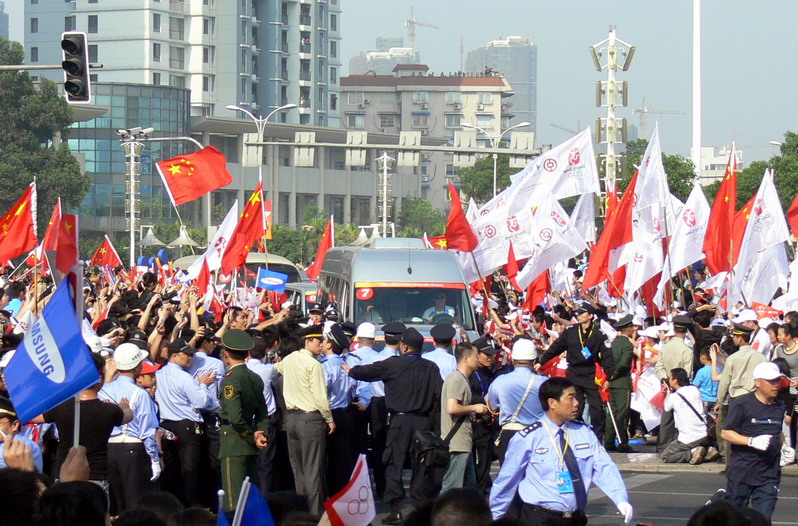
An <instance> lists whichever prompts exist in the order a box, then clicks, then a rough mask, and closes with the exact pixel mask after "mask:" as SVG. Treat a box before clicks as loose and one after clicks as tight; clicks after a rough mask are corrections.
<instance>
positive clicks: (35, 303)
mask: <svg viewBox="0 0 798 526" xmlns="http://www.w3.org/2000/svg"><path fill="white" fill-rule="evenodd" d="M38 271H39V260H38V258H37V257H36V249H35V248H34V249H33V315H34V316H38V315H39V284H38V281H39V272H38Z"/></svg>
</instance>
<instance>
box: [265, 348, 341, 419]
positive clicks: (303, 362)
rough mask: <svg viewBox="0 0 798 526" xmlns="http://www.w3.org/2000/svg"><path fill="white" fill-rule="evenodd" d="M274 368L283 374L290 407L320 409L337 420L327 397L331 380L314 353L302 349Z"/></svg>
mask: <svg viewBox="0 0 798 526" xmlns="http://www.w3.org/2000/svg"><path fill="white" fill-rule="evenodd" d="M274 367H275V369H277V372H278V373H280V374H282V375H283V398H284V399H285V406H286V407H287V408H288V409H289V410H290V409H298V410H300V411H309V412H310V411H319V412H320V413H321V416H322V417H324V420H325V421H327V422H332V421H333V419H332V413H331V412H330V401H329V400H328V399H327V381H326V379H325V377H324V371H323V370H322V368H321V363H320V362H319V361H318V360H317V359H316V358H315V357H314V356H313V353H311V352H310V351H309V350H307V349H300V350H298V351H296V352H292V353H291V354H289V355H288V356H286V357H285V359H283V360H282V361H281V362H278V363H277V364H275V366H274Z"/></svg>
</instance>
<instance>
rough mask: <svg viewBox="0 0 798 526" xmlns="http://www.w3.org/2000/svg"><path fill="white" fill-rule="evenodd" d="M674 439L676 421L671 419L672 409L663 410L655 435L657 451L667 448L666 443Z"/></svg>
mask: <svg viewBox="0 0 798 526" xmlns="http://www.w3.org/2000/svg"><path fill="white" fill-rule="evenodd" d="M674 440H676V422H675V421H674V420H673V411H663V412H662V417H661V418H660V421H659V435H657V453H661V452H663V451H665V450H666V449H668V444H670V443H671V442H673V441H674Z"/></svg>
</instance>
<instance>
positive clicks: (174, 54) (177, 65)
mask: <svg viewBox="0 0 798 526" xmlns="http://www.w3.org/2000/svg"><path fill="white" fill-rule="evenodd" d="M185 66H186V50H185V49H183V48H182V47H175V46H169V67H170V68H172V69H183V68H185Z"/></svg>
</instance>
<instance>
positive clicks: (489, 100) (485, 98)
mask: <svg viewBox="0 0 798 526" xmlns="http://www.w3.org/2000/svg"><path fill="white" fill-rule="evenodd" d="M477 102H478V103H480V104H493V93H490V92H485V91H481V92H479V93H477Z"/></svg>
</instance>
